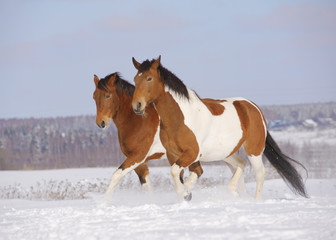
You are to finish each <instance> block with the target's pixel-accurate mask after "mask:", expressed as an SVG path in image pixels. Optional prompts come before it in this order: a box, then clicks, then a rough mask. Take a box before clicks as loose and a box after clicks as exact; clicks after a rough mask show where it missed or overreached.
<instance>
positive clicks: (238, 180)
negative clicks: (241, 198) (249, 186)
mask: <svg viewBox="0 0 336 240" xmlns="http://www.w3.org/2000/svg"><path fill="white" fill-rule="evenodd" d="M225 162H226V164H227V165H228V166H229V167H230V169H231V171H232V173H233V176H232V178H231V180H230V182H229V184H228V189H229V190H230V192H232V193H233V194H234V195H236V196H238V188H239V190H240V191H241V192H243V193H245V192H246V187H245V182H244V177H243V173H244V169H245V166H246V161H245V160H244V159H242V158H241V157H240V156H239V155H238V154H236V153H235V154H233V155H232V156H230V157H228V158H227V159H225Z"/></svg>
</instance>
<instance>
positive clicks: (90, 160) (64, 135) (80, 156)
mask: <svg viewBox="0 0 336 240" xmlns="http://www.w3.org/2000/svg"><path fill="white" fill-rule="evenodd" d="M262 110H263V111H264V114H265V116H266V118H267V119H268V122H269V126H270V128H271V129H272V128H273V129H275V130H279V129H280V130H281V128H283V127H286V126H288V125H296V126H300V127H302V128H311V127H323V128H326V127H333V128H335V127H336V103H334V102H331V103H321V104H302V105H289V106H265V107H262ZM307 119H308V120H309V121H307ZM306 122H307V124H306ZM289 148H290V146H289ZM289 150H290V149H289ZM124 158H125V157H124V156H123V154H122V153H121V151H120V147H119V142H118V136H117V131H116V128H115V126H114V125H113V124H112V126H111V127H110V128H109V129H107V130H101V129H99V128H98V127H97V126H96V123H95V116H78V117H63V118H61V117H59V118H45V119H34V118H31V119H6V120H5V119H2V120H1V119H0V170H14V169H52V168H70V167H106V166H118V165H119V164H121V163H122V162H123V160H124ZM158 164H166V162H164V161H159V162H158Z"/></svg>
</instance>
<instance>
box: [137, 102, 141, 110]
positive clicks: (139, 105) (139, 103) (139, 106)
mask: <svg viewBox="0 0 336 240" xmlns="http://www.w3.org/2000/svg"><path fill="white" fill-rule="evenodd" d="M140 108H141V102H138V104H137V110H140Z"/></svg>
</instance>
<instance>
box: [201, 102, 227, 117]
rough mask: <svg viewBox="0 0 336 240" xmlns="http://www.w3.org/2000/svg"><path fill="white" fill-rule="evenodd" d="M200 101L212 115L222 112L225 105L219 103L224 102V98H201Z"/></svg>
mask: <svg viewBox="0 0 336 240" xmlns="http://www.w3.org/2000/svg"><path fill="white" fill-rule="evenodd" d="M201 101H202V102H203V103H204V105H205V106H207V108H208V109H209V111H210V112H211V113H212V115H214V116H218V115H221V114H223V112H224V110H225V107H224V106H223V105H222V104H220V103H222V102H226V100H216V99H211V98H203V99H201Z"/></svg>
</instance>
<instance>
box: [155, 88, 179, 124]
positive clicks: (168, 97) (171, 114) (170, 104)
mask: <svg viewBox="0 0 336 240" xmlns="http://www.w3.org/2000/svg"><path fill="white" fill-rule="evenodd" d="M177 102H178V101H176V99H175V98H174V94H172V93H170V92H166V91H165V92H164V93H162V94H161V95H160V96H159V97H158V99H157V100H156V101H154V104H155V108H156V110H157V112H158V114H159V116H160V122H161V124H163V126H164V127H166V128H170V127H176V126H177V125H179V124H181V123H183V120H184V116H183V112H182V110H181V108H180V106H179V104H178V103H177Z"/></svg>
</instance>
